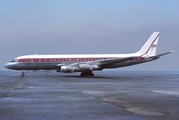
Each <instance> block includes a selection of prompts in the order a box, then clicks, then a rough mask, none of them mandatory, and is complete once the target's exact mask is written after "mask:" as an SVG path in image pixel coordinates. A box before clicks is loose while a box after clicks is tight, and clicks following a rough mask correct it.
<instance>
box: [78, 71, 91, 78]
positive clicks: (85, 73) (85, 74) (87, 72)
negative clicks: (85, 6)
mask: <svg viewBox="0 0 179 120" xmlns="http://www.w3.org/2000/svg"><path fill="white" fill-rule="evenodd" d="M80 76H81V77H85V76H94V74H93V73H92V71H83V72H82V73H81V74H80Z"/></svg>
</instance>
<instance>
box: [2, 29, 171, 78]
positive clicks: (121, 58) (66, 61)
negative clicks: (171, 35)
mask: <svg viewBox="0 0 179 120" xmlns="http://www.w3.org/2000/svg"><path fill="white" fill-rule="evenodd" d="M158 39H159V32H154V33H153V34H152V35H151V36H150V38H149V39H148V40H147V42H146V43H145V44H144V45H143V47H142V48H141V49H140V50H139V51H138V52H135V53H132V54H78V55H37V54H36V55H25V56H20V57H17V58H15V59H14V60H13V61H11V62H8V63H6V64H5V67H6V68H8V69H13V70H21V71H22V74H21V77H24V76H25V74H24V71H25V70H56V71H57V72H64V73H72V72H81V76H82V77H84V76H94V74H93V73H92V71H96V70H103V69H109V68H119V67H125V66H131V65H135V64H140V63H145V62H150V61H153V60H156V59H158V58H160V57H161V56H163V55H166V54H169V53H171V52H172V51H170V52H166V53H162V54H158V55H157V54H156V49H157V43H158Z"/></svg>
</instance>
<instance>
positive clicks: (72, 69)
mask: <svg viewBox="0 0 179 120" xmlns="http://www.w3.org/2000/svg"><path fill="white" fill-rule="evenodd" d="M78 71H79V69H78V68H77V67H72V66H61V72H64V73H70V72H78Z"/></svg>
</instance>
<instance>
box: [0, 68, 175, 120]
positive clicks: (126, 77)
mask: <svg viewBox="0 0 179 120" xmlns="http://www.w3.org/2000/svg"><path fill="white" fill-rule="evenodd" d="M20 74H21V73H20V72H11V71H8V72H2V71H1V72H0V120H31V119H33V120H49V119H55V120H179V72H124V71H101V72H94V74H95V76H94V77H79V73H73V74H64V73H55V72H49V73H46V72H28V73H26V77H24V78H22V77H20Z"/></svg>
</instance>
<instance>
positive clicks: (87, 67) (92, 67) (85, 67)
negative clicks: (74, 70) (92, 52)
mask: <svg viewBox="0 0 179 120" xmlns="http://www.w3.org/2000/svg"><path fill="white" fill-rule="evenodd" d="M78 67H79V69H80V71H84V70H90V71H93V70H101V69H100V67H99V66H97V65H89V64H79V66H78Z"/></svg>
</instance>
